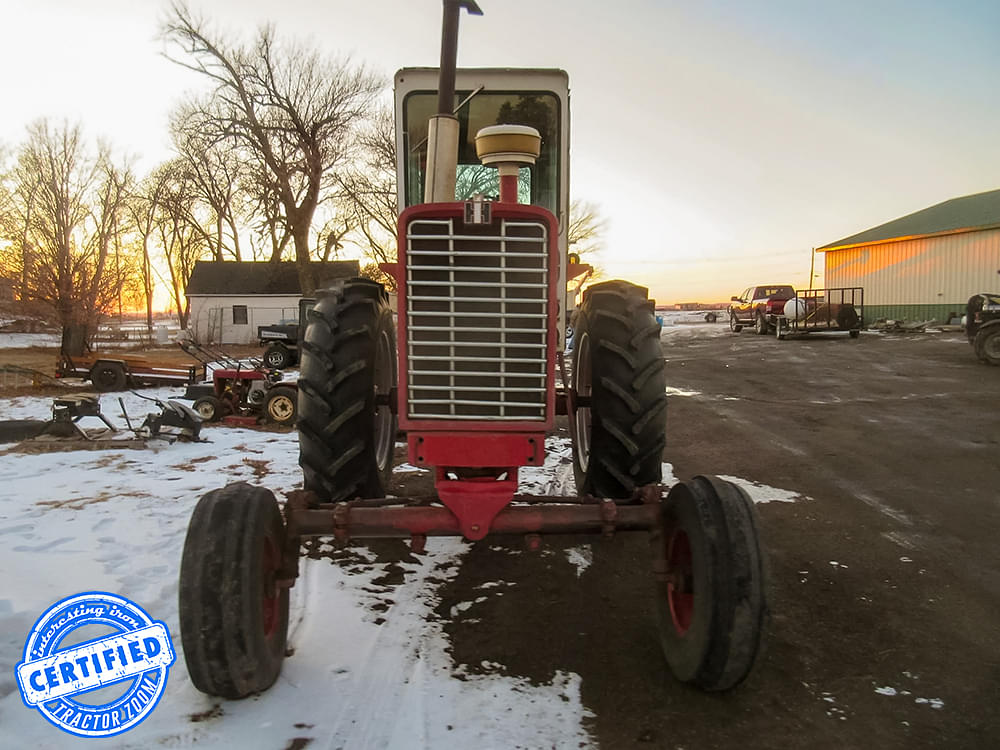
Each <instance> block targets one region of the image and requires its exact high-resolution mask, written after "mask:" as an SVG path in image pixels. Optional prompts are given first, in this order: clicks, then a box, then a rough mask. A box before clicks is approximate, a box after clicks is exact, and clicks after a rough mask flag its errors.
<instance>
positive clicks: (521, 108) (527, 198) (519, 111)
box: [403, 91, 560, 215]
mask: <svg viewBox="0 0 1000 750" xmlns="http://www.w3.org/2000/svg"><path fill="white" fill-rule="evenodd" d="M472 94H473V92H472V91H457V92H456V93H455V106H458V104H459V103H460V102H465V103H464V104H463V105H462V108H461V109H460V110H459V111H458V112H457V113H456V114H455V116H456V117H457V118H458V123H459V140H458V144H459V145H458V169H457V173H456V175H455V200H460V201H461V200H469V199H471V198H473V197H475V196H477V195H482V196H485V197H487V198H496V197H497V196H499V194H500V180H499V176H498V173H497V170H496V169H495V168H494V167H484V166H483V165H482V164H481V163H480V162H479V159H478V158H477V157H476V133H477V132H479V130H480V129H481V128H485V127H487V126H489V125H530V126H531V127H533V128H535V129H537V130H538V132H539V133H540V134H541V136H542V150H541V154H540V155H539V157H538V160H537V161H536V163H535V164H534V166H530V167H521V169H520V175H519V180H518V202H519V203H530V204H533V205H536V206H544V207H545V208H547V209H549V210H550V211H551V212H552V213H554V214H556V215H558V213H559V132H560V127H559V126H560V123H559V98H558V97H557V96H556V95H555V94H554V93H550V92H538V91H533V92H530V93H524V92H520V93H519V92H497V91H490V92H484V91H480V92H478V93H476V94H475V95H473V96H472V98H471V99H469V100H468V101H466V99H468V97H469V96H470V95H472ZM436 113H437V93H436V92H434V91H415V92H412V93H410V94H408V95H407V96H406V98H405V99H404V101H403V124H404V128H405V132H404V134H403V146H404V148H405V149H406V171H405V183H406V184H405V199H406V205H407V206H412V205H414V204H417V203H423V193H424V177H425V170H426V167H427V121H428V120H429V119H430V117H431V116H432V115H434V114H436Z"/></svg>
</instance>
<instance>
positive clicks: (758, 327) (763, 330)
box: [753, 313, 767, 336]
mask: <svg viewBox="0 0 1000 750" xmlns="http://www.w3.org/2000/svg"><path fill="white" fill-rule="evenodd" d="M753 330H754V333H756V334H757V335H758V336H766V335H767V320H766V319H765V318H764V316H763V315H762V314H761V313H757V317H756V318H754V322H753Z"/></svg>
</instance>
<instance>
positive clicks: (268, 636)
mask: <svg viewBox="0 0 1000 750" xmlns="http://www.w3.org/2000/svg"><path fill="white" fill-rule="evenodd" d="M284 544H285V526H284V522H283V521H282V519H281V511H280V510H279V509H278V503H277V501H276V500H275V498H274V495H273V494H272V493H271V491H270V490H267V489H264V488H263V487H254V486H252V485H249V484H247V483H246V482H236V483H234V484H230V485H228V486H226V487H223V488H222V489H219V490H213V491H211V492H209V493H208V494H206V495H205V496H204V497H202V498H201V500H199V501H198V504H197V505H196V506H195V509H194V513H193V514H192V516H191V522H190V524H189V525H188V531H187V538H186V539H185V541H184V553H183V555H182V557H181V573H180V585H179V590H178V609H179V615H180V626H181V643H182V644H183V646H184V660H185V661H186V662H187V668H188V674H189V675H190V677H191V682H192V684H194V686H195V687H196V688H198V690H200V691H202V692H203V693H208V694H209V695H217V696H219V697H222V698H245V697H246V696H248V695H251V694H253V693H259V692H261V691H262V690H266V689H267V688H269V687H270V686H271V685H272V684H274V681H275V680H276V679H277V678H278V674H279V673H280V672H281V664H282V660H283V659H284V657H285V641H286V638H287V634H288V588H287V587H285V586H281V585H279V576H280V569H281V555H282V550H283V548H284Z"/></svg>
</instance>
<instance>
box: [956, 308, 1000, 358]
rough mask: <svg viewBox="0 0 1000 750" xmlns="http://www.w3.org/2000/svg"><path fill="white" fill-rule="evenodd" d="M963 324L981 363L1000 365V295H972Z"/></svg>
mask: <svg viewBox="0 0 1000 750" xmlns="http://www.w3.org/2000/svg"><path fill="white" fill-rule="evenodd" d="M963 322H964V325H965V335H966V336H967V337H968V339H969V343H970V344H972V349H973V351H974V352H975V353H976V356H977V357H978V358H979V361H980V362H985V363H986V364H988V365H1000V294H974V295H972V297H970V298H969V302H968V304H966V306H965V318H964V321H963Z"/></svg>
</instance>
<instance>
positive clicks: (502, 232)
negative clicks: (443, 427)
mask: <svg viewBox="0 0 1000 750" xmlns="http://www.w3.org/2000/svg"><path fill="white" fill-rule="evenodd" d="M456 224H458V227H459V228H458V229H457V230H456V228H455V226H456ZM406 244H407V250H406V279H407V286H408V294H407V300H406V304H407V328H406V335H407V356H408V359H409V372H408V374H407V377H408V379H409V380H408V390H409V399H408V404H407V409H408V414H409V416H410V417H411V418H413V419H456V420H461V419H469V420H474V419H491V420H510V421H514V420H517V421H530V420H539V421H541V420H544V419H545V394H546V364H547V362H546V347H547V344H548V338H547V325H546V320H547V302H548V280H549V279H548V268H547V266H548V264H547V258H548V237H547V236H546V227H545V225H544V224H542V223H539V222H525V221H509V220H504V219H500V220H497V221H494V223H493V224H491V225H467V224H463V223H458V222H456V221H454V220H452V219H418V220H415V221H413V222H411V223H410V225H409V227H408V228H407V235H406Z"/></svg>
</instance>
